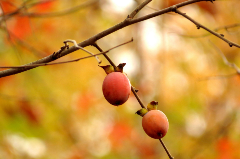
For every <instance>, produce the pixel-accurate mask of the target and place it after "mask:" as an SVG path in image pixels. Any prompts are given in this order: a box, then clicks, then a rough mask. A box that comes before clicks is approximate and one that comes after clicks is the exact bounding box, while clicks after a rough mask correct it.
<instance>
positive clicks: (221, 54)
mask: <svg viewBox="0 0 240 159" xmlns="http://www.w3.org/2000/svg"><path fill="white" fill-rule="evenodd" d="M209 42H210V44H211V45H212V46H213V47H214V48H215V50H216V51H217V52H218V54H219V55H220V56H221V57H222V59H223V62H224V63H225V64H226V65H228V66H229V67H232V68H234V69H235V70H236V71H237V73H238V74H240V69H239V68H238V67H237V65H236V64H235V63H231V62H229V61H228V59H227V58H226V56H225V55H224V54H223V52H222V51H221V50H220V49H219V48H218V47H217V46H216V45H214V44H213V43H212V42H211V41H209Z"/></svg>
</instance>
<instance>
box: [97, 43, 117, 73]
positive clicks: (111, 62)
mask: <svg viewBox="0 0 240 159" xmlns="http://www.w3.org/2000/svg"><path fill="white" fill-rule="evenodd" d="M93 46H94V47H95V48H97V49H98V51H100V52H103V50H102V49H101V48H100V47H99V46H98V44H97V43H94V44H93ZM103 56H104V57H105V58H106V59H107V60H108V62H109V63H110V64H111V65H112V66H113V68H114V71H116V69H117V66H116V65H115V64H114V63H113V61H112V60H111V59H110V58H109V57H108V55H107V54H103Z"/></svg>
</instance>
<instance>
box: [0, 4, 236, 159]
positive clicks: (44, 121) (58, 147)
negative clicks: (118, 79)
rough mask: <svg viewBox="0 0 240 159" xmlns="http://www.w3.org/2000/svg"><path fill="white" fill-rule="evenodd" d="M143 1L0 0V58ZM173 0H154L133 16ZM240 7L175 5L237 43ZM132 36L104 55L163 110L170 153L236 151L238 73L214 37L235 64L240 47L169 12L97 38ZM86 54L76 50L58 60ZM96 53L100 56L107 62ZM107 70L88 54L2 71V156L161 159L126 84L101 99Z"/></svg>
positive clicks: (46, 44)
mask: <svg viewBox="0 0 240 159" xmlns="http://www.w3.org/2000/svg"><path fill="white" fill-rule="evenodd" d="M140 2H142V1H140V0H136V1H133V0H123V1H119V0H81V1H77V0H42V1H37V0H11V1H6V0H1V1H0V4H1V19H0V23H1V27H0V28H1V32H0V36H1V40H0V66H19V65H23V64H27V63H30V62H32V61H35V60H38V59H40V58H43V57H45V56H48V55H50V54H52V53H53V52H56V51H58V50H59V49H60V47H62V46H63V41H64V40H66V39H74V40H76V41H77V42H81V41H84V40H86V39H88V38H90V37H91V36H93V35H95V34H98V33H100V32H101V31H103V30H105V29H108V28H110V27H111V26H114V25H115V24H117V23H120V22H121V21H123V20H124V19H125V18H126V17H127V15H128V14H130V13H131V11H133V10H134V8H135V7H136V6H137V4H138V3H140ZM180 2H182V0H167V1H165V0H153V1H152V2H151V3H150V4H149V5H148V6H147V7H145V8H144V9H143V10H142V11H141V12H140V13H139V14H138V15H137V16H136V17H140V16H143V15H146V14H149V13H153V12H154V11H155V10H154V9H163V8H165V7H168V6H170V5H174V4H176V3H180ZM239 7H240V3H239V2H237V1H214V3H213V4H212V3H211V2H199V3H196V4H191V5H189V6H185V7H183V8H181V9H180V10H181V11H182V12H184V13H186V14H187V15H188V16H190V17H192V18H193V19H195V20H196V21H198V22H199V23H201V24H203V25H204V26H206V27H208V28H210V29H213V30H214V29H217V28H219V30H217V31H218V32H219V33H222V34H224V35H225V36H224V37H226V38H227V39H229V40H231V41H233V42H235V43H237V44H240V38H239V33H240V30H239V29H240V27H239V20H240V12H239ZM15 12H16V13H15ZM11 13H14V14H11ZM232 24H234V25H235V27H225V26H229V25H232ZM220 27H221V28H220ZM132 37H133V39H134V41H133V42H132V43H130V44H127V45H124V46H122V47H119V48H117V49H115V50H112V51H110V52H109V53H108V55H109V56H110V58H111V59H112V60H113V62H115V63H116V64H119V63H126V66H125V67H124V72H126V73H127V75H128V77H129V80H130V81H131V84H132V85H133V86H134V87H135V88H136V89H138V90H139V92H138V95H139V97H140V98H141V100H142V101H143V103H144V104H145V105H147V104H148V103H149V102H151V101H153V100H154V101H158V103H159V106H158V109H159V110H161V111H163V112H164V113H165V114H166V115H167V117H168V120H169V125H170V128H169V131H168V133H167V135H166V136H165V137H164V138H163V141H164V143H165V144H166V146H167V148H168V150H169V151H170V153H171V154H172V155H173V156H174V157H175V158H177V159H240V152H239V147H240V137H239V133H240V129H239V128H240V107H239V106H240V100H239V99H240V89H239V88H240V77H239V75H237V74H236V70H234V69H233V68H231V67H229V66H228V65H226V64H225V63H224V61H223V59H222V57H221V56H220V54H219V52H218V51H217V50H216V48H215V46H216V47H217V48H218V49H220V50H221V51H222V52H223V53H224V55H225V56H226V58H227V59H228V60H229V61H230V62H232V63H235V64H236V65H238V66H240V51H239V48H236V47H229V45H228V44H227V43H225V42H224V41H222V40H220V39H218V38H217V37H214V36H213V35H210V34H209V33H207V32H206V31H205V30H203V29H199V30H198V29H197V27H196V26H195V25H194V24H193V23H191V22H190V21H189V20H187V19H185V18H184V17H181V16H180V15H177V14H175V13H168V14H164V15H162V16H159V17H155V18H153V19H149V20H146V21H144V22H140V23H137V24H134V25H131V26H128V27H126V28H124V29H121V30H119V31H117V32H114V33H112V34H110V35H109V36H106V37H104V38H102V39H100V40H99V41H98V44H99V46H100V47H101V48H102V49H103V50H107V49H110V48H111V47H114V46H116V45H118V44H120V43H123V42H126V41H128V40H130V39H131V38H132ZM212 44H214V45H215V46H213V45H212ZM70 45H72V44H70ZM86 49H87V50H89V51H91V52H93V53H98V50H97V49H95V48H94V47H86ZM84 56H88V54H87V53H86V52H83V51H80V50H78V51H76V52H74V53H72V54H69V55H67V56H65V57H62V58H60V59H58V60H57V61H66V60H72V59H76V58H80V57H84ZM99 58H100V59H101V60H102V64H101V65H108V64H109V63H108V61H107V60H106V59H105V58H104V57H103V56H99ZM1 70H4V69H1ZM234 73H235V74H234ZM229 75H231V76H229ZM105 76H106V74H105V72H104V70H103V69H102V68H100V67H99V66H98V63H97V61H96V59H95V58H89V59H84V60H80V61H78V62H73V63H67V64H59V65H51V66H42V67H38V68H35V69H32V70H30V71H26V72H23V73H20V74H16V75H12V76H9V77H4V78H0V116H1V120H0V130H1V131H0V158H3V159H32V158H33V159H54V158H56V159H95V158H99V159H123V158H128V159H159V158H162V159H167V158H168V156H167V154H166V153H165V151H164V149H163V147H162V146H161V144H160V142H159V140H155V139H152V138H150V137H149V136H147V135H146V134H145V133H144V131H143V129H142V126H141V120H142V119H141V117H140V116H138V115H136V114H135V113H136V111H137V110H139V109H140V108H141V107H140V105H139V104H138V102H137V100H136V98H135V97H134V95H133V94H131V95H130V98H129V100H128V101H127V102H126V103H125V104H123V105H121V106H119V107H116V106H112V105H110V104H109V103H108V102H107V101H106V100H105V99H104V97H103V94H102V82H103V80H104V77H105Z"/></svg>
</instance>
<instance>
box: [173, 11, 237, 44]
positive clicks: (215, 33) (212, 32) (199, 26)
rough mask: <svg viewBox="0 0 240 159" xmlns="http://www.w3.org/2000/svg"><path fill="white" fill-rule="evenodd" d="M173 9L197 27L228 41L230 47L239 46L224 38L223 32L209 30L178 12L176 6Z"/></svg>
mask: <svg viewBox="0 0 240 159" xmlns="http://www.w3.org/2000/svg"><path fill="white" fill-rule="evenodd" d="M173 11H174V12H175V13H177V14H179V15H181V16H183V17H185V18H186V19H188V20H190V21H191V22H192V23H194V24H195V25H196V26H197V29H200V28H203V29H204V30H206V31H208V32H209V33H211V34H213V35H215V36H217V37H218V38H220V39H222V40H223V41H225V42H226V43H228V45H229V46H230V47H232V46H236V47H238V48H240V45H238V44H236V43H234V42H232V41H230V40H228V39H226V38H224V35H223V34H218V33H217V32H215V31H213V30H211V29H209V28H207V27H205V26H203V25H202V24H200V23H198V22H197V21H195V20H194V19H192V18H191V17H189V16H188V15H187V14H186V13H182V12H180V11H179V10H178V9H177V8H175V9H174V10H173Z"/></svg>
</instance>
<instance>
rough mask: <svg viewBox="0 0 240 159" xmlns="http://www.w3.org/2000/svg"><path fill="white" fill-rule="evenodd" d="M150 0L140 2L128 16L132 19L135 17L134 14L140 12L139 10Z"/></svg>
mask: <svg viewBox="0 0 240 159" xmlns="http://www.w3.org/2000/svg"><path fill="white" fill-rule="evenodd" d="M151 1H152V0H146V1H144V2H143V3H141V4H140V5H139V6H137V8H136V9H135V10H134V11H133V12H132V13H131V14H130V15H129V16H128V18H131V19H133V18H134V17H135V15H136V14H137V13H138V12H140V10H141V9H142V8H143V7H144V6H146V5H147V4H148V3H150V2H151Z"/></svg>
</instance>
